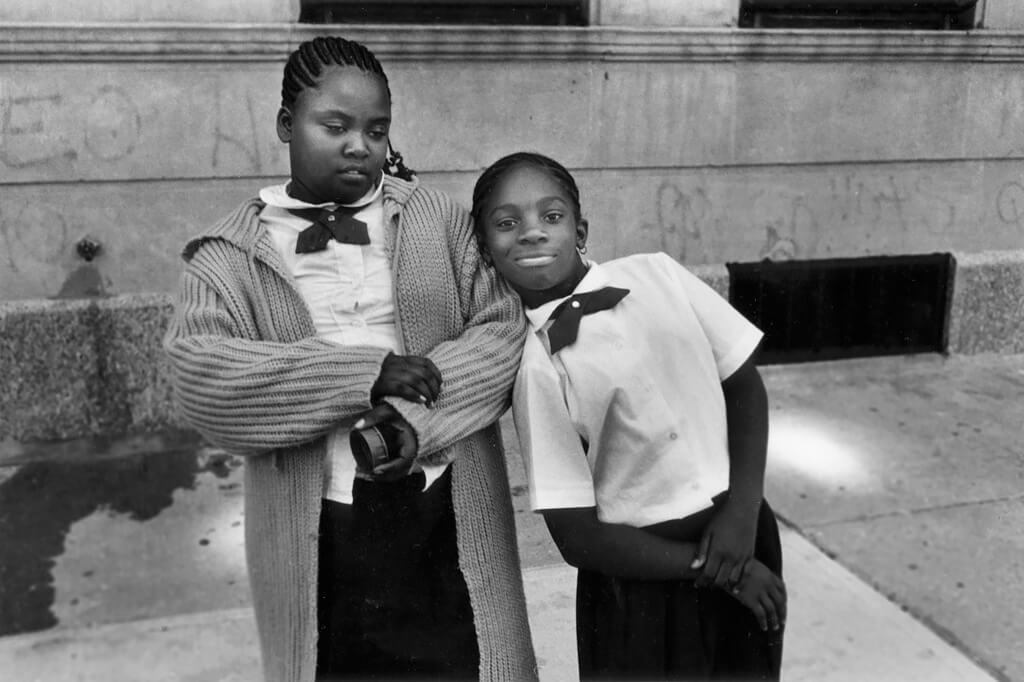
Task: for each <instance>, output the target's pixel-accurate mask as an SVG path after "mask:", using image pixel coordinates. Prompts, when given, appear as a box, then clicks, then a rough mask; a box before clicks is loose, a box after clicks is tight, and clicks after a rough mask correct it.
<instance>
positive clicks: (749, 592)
mask: <svg viewBox="0 0 1024 682" xmlns="http://www.w3.org/2000/svg"><path fill="white" fill-rule="evenodd" d="M729 593H730V594H731V595H732V596H733V597H735V598H736V599H738V600H739V602H740V603H741V604H743V605H744V606H746V607H747V608H748V609H750V610H751V611H752V612H753V614H754V617H755V618H757V624H758V625H759V626H760V627H761V630H764V631H767V630H768V628H769V627H770V628H771V629H772V630H778V629H779V628H781V627H782V626H783V625H785V623H786V584H785V583H784V582H782V578H780V577H779V576H777V575H775V574H774V573H772V571H771V569H769V568H768V567H767V566H765V565H764V564H762V563H761V562H760V561H758V560H757V559H750V560H749V561H748V562H747V565H746V566H745V567H744V570H743V577H742V578H741V579H740V582H739V583H738V584H737V585H735V586H733V587H732V588H730V589H729Z"/></svg>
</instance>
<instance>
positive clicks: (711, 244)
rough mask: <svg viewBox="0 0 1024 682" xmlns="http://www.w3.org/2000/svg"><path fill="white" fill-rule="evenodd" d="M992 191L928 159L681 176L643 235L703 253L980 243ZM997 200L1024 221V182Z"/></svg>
mask: <svg viewBox="0 0 1024 682" xmlns="http://www.w3.org/2000/svg"><path fill="white" fill-rule="evenodd" d="M987 196H988V192H987V191H986V189H985V187H984V185H983V183H981V182H979V181H978V178H977V175H976V174H969V175H965V174H962V173H956V172H955V171H951V172H949V173H948V174H944V175H941V176H939V175H937V174H935V173H934V172H933V171H931V170H925V171H921V170H919V169H907V170H906V171H905V172H892V171H891V170H890V169H888V168H885V169H883V172H879V171H878V170H877V169H875V168H868V169H866V170H857V171H854V172H851V171H845V172H842V173H840V174H834V173H831V172H828V173H823V172H821V171H819V170H817V169H811V170H807V169H799V170H792V169H787V170H786V171H785V172H784V173H776V174H775V175H773V176H765V175H761V174H757V175H751V174H739V173H737V174H719V175H717V176H711V177H701V178H698V179H695V180H693V181H686V182H684V181H681V180H676V179H671V180H664V181H663V182H661V183H660V184H659V185H657V186H656V189H655V192H654V196H653V197H652V200H653V204H654V206H653V210H652V209H647V213H648V215H651V214H653V219H650V220H648V221H645V222H643V223H641V225H640V231H641V234H640V238H641V242H642V244H643V246H644V248H654V249H658V250H662V251H665V252H667V253H669V254H671V255H673V256H674V257H676V258H678V259H680V260H682V261H684V262H694V263H700V262H710V263H715V262H725V261H728V260H733V259H741V260H760V259H765V258H767V259H771V260H791V259H799V258H827V257H830V256H833V255H836V254H843V255H858V254H869V253H872V254H881V253H900V252H906V253H909V252H917V251H922V250H929V249H960V248H963V249H971V248H977V245H976V244H975V242H976V239H977V235H976V228H977V224H978V223H979V222H982V221H983V220H984V217H983V215H978V214H979V213H981V214H984V213H985V206H986V205H987V201H988V199H987ZM995 201H996V204H997V210H998V213H999V217H1000V219H1001V220H1002V221H1003V222H1007V223H1010V222H1012V223H1014V224H1016V225H1020V226H1021V227H1024V184H1021V183H1018V182H1015V181H1014V182H1007V183H1005V185H1004V186H1003V188H1002V189H1001V190H1000V191H999V193H998V196H997V198H996V200H995ZM641 208H642V207H641ZM993 237H994V238H995V239H1001V238H1002V236H1001V235H999V234H994V235H993ZM628 248H630V246H629V245H627V249H628ZM986 248H988V247H986ZM992 248H998V247H992Z"/></svg>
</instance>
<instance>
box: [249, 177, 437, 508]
mask: <svg viewBox="0 0 1024 682" xmlns="http://www.w3.org/2000/svg"><path fill="white" fill-rule="evenodd" d="M383 186H384V183H383V182H378V183H377V185H376V187H375V188H374V189H372V190H370V191H369V192H368V193H367V194H366V196H364V197H363V198H362V199H360V200H359V201H356V202H354V203H352V204H345V205H347V206H360V205H363V204H365V207H364V208H363V209H361V210H360V211H358V212H356V213H355V217H356V218H358V219H359V220H361V221H363V222H364V223H366V229H367V232H368V233H369V236H370V243H369V244H366V245H359V244H341V243H339V242H338V241H336V240H334V239H331V240H330V241H328V242H327V248H326V249H325V250H323V251H317V252H314V253H302V254H297V253H295V243H296V241H297V240H298V237H299V232H301V231H302V230H304V229H306V228H307V227H309V226H310V225H311V224H312V223H311V222H310V221H309V220H306V219H304V218H300V217H298V216H296V215H294V214H292V213H290V212H289V211H288V209H307V208H331V209H333V208H336V207H337V205H336V204H333V203H326V204H308V203H306V202H304V201H300V200H298V199H295V198H293V197H291V196H289V195H288V192H287V185H284V184H282V185H273V186H271V187H265V188H263V189H262V190H260V195H259V196H260V200H261V201H263V202H264V203H265V204H266V206H265V207H264V209H263V212H262V213H261V214H260V220H261V221H262V223H263V225H264V227H265V228H266V230H267V234H268V235H269V237H270V240H271V241H272V242H273V244H274V246H275V247H276V248H277V251H278V253H279V254H280V255H281V259H282V260H283V261H284V265H285V267H286V268H287V269H288V271H289V272H290V273H291V275H292V277H293V278H294V279H295V284H296V287H297V288H298V291H299V294H300V295H301V296H302V298H303V300H304V301H305V302H306V305H307V307H308V308H309V312H310V314H311V315H312V317H313V325H314V326H315V327H316V331H317V333H318V334H319V335H320V336H321V337H323V338H324V339H327V340H328V341H332V342H334V343H337V344H339V345H345V346H354V345H363V346H377V347H380V348H387V349H389V350H391V351H394V352H395V353H402V342H401V339H399V337H398V333H397V328H396V327H395V300H394V287H393V282H392V277H391V264H390V263H389V262H388V259H387V252H386V250H385V246H384V245H385V238H386V230H387V226H386V224H385V220H384V201H383V196H382V190H383ZM351 426H352V424H351V423H347V422H346V423H343V424H342V425H340V426H339V427H338V428H337V429H335V430H334V431H332V432H331V433H330V434H329V435H328V437H327V452H328V457H327V471H326V476H325V483H324V497H326V498H327V499H330V500H334V501H336V502H343V503H345V504H351V503H352V481H353V479H354V478H355V476H356V475H357V474H356V464H355V458H354V457H353V455H352V449H351V447H350V446H349V440H348V437H349V431H350V430H351ZM444 469H445V467H444V466H443V465H442V466H424V467H423V471H424V473H425V474H426V477H427V481H426V484H427V485H428V486H429V485H430V484H431V483H433V482H434V481H435V480H436V479H437V478H438V477H439V476H440V475H441V474H442V473H444ZM416 470H419V469H418V468H417V469H416Z"/></svg>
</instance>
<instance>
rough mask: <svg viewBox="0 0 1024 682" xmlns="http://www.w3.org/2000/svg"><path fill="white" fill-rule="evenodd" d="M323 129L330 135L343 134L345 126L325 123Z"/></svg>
mask: <svg viewBox="0 0 1024 682" xmlns="http://www.w3.org/2000/svg"><path fill="white" fill-rule="evenodd" d="M324 128H327V130H329V131H330V132H332V133H343V132H345V126H344V125H342V124H340V123H325V124H324Z"/></svg>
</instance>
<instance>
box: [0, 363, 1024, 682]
mask: <svg viewBox="0 0 1024 682" xmlns="http://www.w3.org/2000/svg"><path fill="white" fill-rule="evenodd" d="M763 373H764V375H765V379H766V383H767V384H768V386H769V393H770V396H771V401H772V439H771V446H770V460H769V475H768V481H767V490H768V496H769V499H770V500H771V501H772V503H773V505H774V506H775V508H776V509H777V511H778V512H779V514H780V516H781V517H782V518H783V521H784V529H783V530H784V533H783V545H784V551H785V574H786V575H785V577H786V580H787V585H788V588H789V594H790V607H789V611H790V618H789V623H788V627H787V640H786V648H785V654H784V679H786V680H790V681H797V682H804V681H806V682H811V681H815V682H840V681H843V682H845V681H847V680H850V681H854V680H892V681H893V682H899V681H903V680H940V681H942V680H950V681H951V682H952V681H953V680H969V681H970V680H993V679H995V680H1014V681H1018V680H1019V681H1022V682H1024V653H1021V651H1020V649H1021V647H1020V646H1019V645H1020V642H1022V641H1024V623H1020V622H1018V618H1017V614H1018V613H1020V611H1021V608H1022V607H1024V590H1022V589H1021V587H1022V577H1021V572H1020V565H1021V562H1022V561H1024V547H1022V545H1024V538H1022V532H1021V531H1020V528H1022V527H1024V523H1022V522H1024V495H1022V491H1024V485H1022V483H1024V455H1022V448H1021V446H1020V445H1019V440H1020V433H1021V428H1020V416H1021V410H1020V396H1021V395H1022V393H1024V356H974V357H954V358H942V357H939V356H917V357H900V358H874V359H866V360H856V361H844V362H833V363H820V364H808V365H800V366H777V367H766V368H764V370H763ZM504 426H506V427H507V428H511V426H510V422H509V421H508V420H506V421H505V422H504ZM104 462H105V463H104ZM101 464H102V467H106V468H101V469H97V467H101ZM111 477H113V478H114V479H115V480H116V481H117V482H118V483H119V484H120V485H121V486H122V487H124V486H127V487H129V488H130V487H132V486H134V489H135V490H136V491H140V492H138V493H137V495H136V497H137V498H144V499H146V500H149V502H148V503H147V504H142V502H140V500H139V499H130V498H131V497H132V496H131V495H128V498H127V499H126V498H125V496H123V495H122V496H120V497H116V496H115V497H110V496H108V495H106V494H105V493H103V492H102V490H100V489H101V488H102V485H101V484H100V483H98V482H99V481H109V479H110V478H111ZM510 477H511V480H512V484H513V491H514V492H515V493H516V495H515V497H514V500H515V502H516V505H517V523H518V528H519V536H520V547H521V551H522V556H523V562H524V567H525V583H526V588H527V595H528V600H529V606H530V615H531V621H532V625H533V630H534V638H535V640H536V644H537V652H538V658H539V662H540V664H541V675H542V678H543V679H544V680H546V681H551V682H556V681H561V680H572V679H575V661H574V646H573V611H572V608H573V598H574V597H573V594H574V592H573V575H572V571H571V569H569V568H567V567H566V566H564V565H563V564H562V563H561V560H560V559H559V558H558V556H557V552H556V551H555V550H554V548H553V546H552V544H551V542H550V540H549V539H548V538H547V534H546V530H545V529H544V528H543V523H542V522H541V521H540V519H539V518H538V517H536V516H535V515H532V514H530V513H529V512H527V511H526V510H525V505H526V498H525V495H524V489H523V477H522V471H521V468H520V466H519V462H518V455H517V454H516V453H514V452H512V453H510ZM168 479H171V481H172V483H171V484H166V481H167V480H168ZM93 482H96V483H95V485H90V484H91V483H93ZM161 482H163V483H165V485H163V487H161V485H159V483H161ZM240 482H241V476H240V470H239V468H238V466H237V462H236V461H234V460H232V459H231V458H225V457H224V456H223V455H221V454H220V453H218V452H216V451H215V450H212V449H200V450H199V451H198V457H197V451H196V450H195V449H194V448H193V449H187V448H186V449H183V450H182V451H181V452H180V453H138V454H136V455H132V456H124V455H123V454H122V455H121V456H119V457H117V458H115V459H113V460H104V459H103V458H102V457H99V456H92V455H90V454H89V453H84V452H83V453H82V454H81V456H80V457H77V458H76V457H75V456H73V455H68V451H67V448H65V449H64V450H62V456H61V461H60V462H59V466H58V465H57V464H52V465H51V464H47V463H46V462H32V463H21V464H19V465H18V466H6V467H5V466H3V463H2V462H0V535H3V536H4V537H0V570H4V567H5V566H6V567H7V571H6V573H3V575H4V576H5V580H4V581H3V583H5V584H6V586H5V584H0V625H3V624H4V622H3V621H7V624H8V625H10V621H11V619H12V618H13V617H14V616H16V617H17V620H18V622H19V623H21V625H20V626H19V627H20V628H21V629H20V630H18V629H16V628H10V627H9V628H8V630H7V631H8V632H11V631H12V630H13V631H14V633H15V634H8V635H7V636H4V637H0V679H3V680H12V681H16V682H22V681H25V682H29V681H32V680H47V681H63V680H68V681H69V682H70V681H75V682H77V681H92V680H104V681H106V680H114V681H118V680H124V681H125V682H128V681H130V680H142V679H145V680H153V679H157V680H190V681H193V682H207V681H209V682H213V681H214V680H217V681H220V680H252V679H255V678H256V675H257V658H256V656H257V652H256V645H255V631H254V626H253V623H252V614H251V610H250V609H249V606H248V593H247V583H246V576H245V569H244V562H243V559H242V539H241V538H242V535H241V524H242V515H241V496H240V493H241V490H240ZM85 487H88V488H89V491H90V494H91V495H92V497H91V498H90V499H89V500H88V501H87V502H86V503H83V502H81V501H80V500H81V498H82V497H83V495H84V492H83V490H82V488H85ZM54 490H56V491H57V494H53V492H54ZM47 492H49V493H50V494H46V493H47ZM153 500H162V502H160V503H159V504H156V503H154V502H153ZM69 507H70V508H74V509H77V511H76V512H74V513H70V512H67V511H66V510H67V509H68V508H69ZM19 510H20V511H21V512H22V513H16V512H18V511H19ZM60 510H64V511H60ZM58 511H60V513H58ZM56 517H59V518H58V519H57V520H53V519H54V518H56ZM46 519H50V520H49V521H46ZM15 547H16V548H17V551H15V549H12V548H15ZM54 547H56V549H54ZM23 565H25V566H41V567H42V569H36V570H35V572H34V573H32V572H29V574H27V575H26V574H24V573H25V572H22V573H12V572H11V567H12V566H23ZM12 575H13V576H14V578H13V579H12V578H11V577H10V576H12ZM12 580H13V582H12ZM19 581H20V582H19ZM13 584H17V585H18V591H17V592H16V593H15V592H14V591H13V590H12V589H11V585H13ZM33 595H34V596H33ZM30 630H31V631H30Z"/></svg>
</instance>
